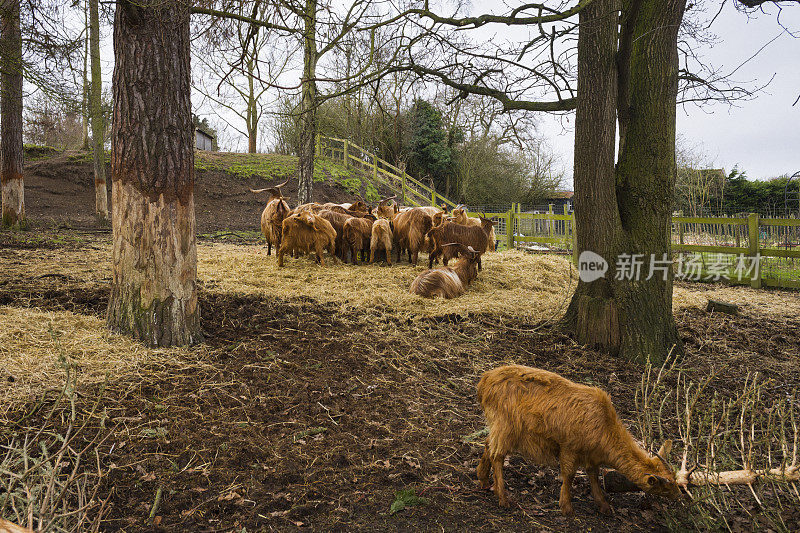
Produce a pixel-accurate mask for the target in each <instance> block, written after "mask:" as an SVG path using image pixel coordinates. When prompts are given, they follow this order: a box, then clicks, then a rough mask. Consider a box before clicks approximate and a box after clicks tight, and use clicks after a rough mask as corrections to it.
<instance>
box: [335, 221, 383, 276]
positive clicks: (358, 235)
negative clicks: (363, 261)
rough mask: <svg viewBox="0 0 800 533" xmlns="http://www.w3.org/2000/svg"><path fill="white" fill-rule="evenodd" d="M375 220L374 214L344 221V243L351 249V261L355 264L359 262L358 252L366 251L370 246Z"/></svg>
mask: <svg viewBox="0 0 800 533" xmlns="http://www.w3.org/2000/svg"><path fill="white" fill-rule="evenodd" d="M373 222H375V217H374V216H373V215H364V216H363V217H352V218H350V219H348V220H347V221H346V222H345V223H344V229H343V230H342V231H343V232H344V245H345V247H346V248H347V249H348V250H350V257H351V259H350V260H351V261H352V263H353V264H354V265H357V264H358V254H360V253H361V252H362V250H363V251H364V252H366V250H368V249H369V248H370V240H371V238H372V223H373Z"/></svg>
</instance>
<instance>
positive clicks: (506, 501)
mask: <svg viewBox="0 0 800 533" xmlns="http://www.w3.org/2000/svg"><path fill="white" fill-rule="evenodd" d="M497 503H498V505H500V507H510V506H511V502H510V501H509V499H508V497H507V496H501V497H500V498H499V499H498V501H497Z"/></svg>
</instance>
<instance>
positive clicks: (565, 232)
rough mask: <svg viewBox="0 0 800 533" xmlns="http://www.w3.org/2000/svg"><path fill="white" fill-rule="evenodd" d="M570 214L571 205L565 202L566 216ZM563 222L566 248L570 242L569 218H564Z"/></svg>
mask: <svg viewBox="0 0 800 533" xmlns="http://www.w3.org/2000/svg"><path fill="white" fill-rule="evenodd" d="M568 215H569V206H568V205H567V204H564V216H568ZM562 224H564V225H563V228H564V247H565V248H566V247H567V243H568V242H569V233H567V220H566V219H564V222H562Z"/></svg>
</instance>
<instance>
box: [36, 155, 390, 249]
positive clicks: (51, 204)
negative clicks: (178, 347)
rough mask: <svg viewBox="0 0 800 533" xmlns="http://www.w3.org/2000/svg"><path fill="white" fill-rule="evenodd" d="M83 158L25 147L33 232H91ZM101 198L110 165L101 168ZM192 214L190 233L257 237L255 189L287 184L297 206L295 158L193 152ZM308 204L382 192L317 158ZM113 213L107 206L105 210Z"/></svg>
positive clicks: (91, 196)
mask: <svg viewBox="0 0 800 533" xmlns="http://www.w3.org/2000/svg"><path fill="white" fill-rule="evenodd" d="M92 165H93V162H92V156H91V154H90V153H88V152H82V151H66V152H57V151H52V150H37V149H34V148H32V147H28V149H26V160H25V166H24V171H23V178H24V180H25V213H26V215H27V217H28V219H29V222H31V223H32V224H33V225H34V226H40V227H50V226H56V227H57V226H71V227H79V228H93V227H96V226H97V223H96V221H95V217H94V202H95V193H94V186H93V183H94V176H93V170H92V169H93V167H92ZM106 169H107V174H108V179H107V184H108V192H109V200H110V198H111V179H110V164H109V163H108V158H107V162H106ZM195 169H196V182H195V198H194V201H195V210H196V217H197V232H198V233H201V234H203V233H212V232H215V231H222V230H232V231H245V230H253V231H259V227H260V226H259V224H260V222H259V221H260V217H261V211H262V210H263V209H264V203H265V202H266V200H267V198H268V196H267V195H266V194H260V195H254V194H253V193H251V192H250V191H249V190H248V189H250V188H252V189H260V188H264V187H268V186H270V185H274V184H277V183H280V182H282V181H284V180H285V179H287V178H290V181H289V183H288V184H287V185H286V186H285V187H284V188H283V189H282V192H283V194H284V196H286V197H288V198H289V203H290V205H292V206H294V205H296V203H297V202H296V201H297V158H296V157H294V156H287V155H279V154H233V153H223V152H202V151H198V152H196V156H195ZM314 181H315V185H314V201H316V202H323V203H324V202H337V203H338V202H349V201H353V200H354V199H357V198H362V199H364V200H366V201H367V202H368V203H375V202H376V201H377V199H379V198H380V197H381V196H389V195H391V194H392V193H391V191H389V189H385V188H383V187H378V188H376V187H374V186H373V185H372V183H371V182H368V181H366V180H363V179H362V178H361V177H360V176H359V175H357V174H356V173H354V172H353V171H352V170H349V169H346V168H344V167H342V166H341V165H338V164H336V163H333V162H331V161H328V160H322V159H320V160H319V161H318V162H317V165H316V168H315V171H314ZM112 208H113V206H112Z"/></svg>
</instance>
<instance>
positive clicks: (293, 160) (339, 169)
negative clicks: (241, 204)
mask: <svg viewBox="0 0 800 533" xmlns="http://www.w3.org/2000/svg"><path fill="white" fill-rule="evenodd" d="M194 167H195V169H196V170H218V171H224V172H228V173H230V174H233V175H234V176H237V177H240V178H245V179H247V178H252V177H253V176H259V177H263V178H265V179H267V180H269V181H277V180H285V179H286V178H289V177H291V176H296V175H297V173H298V170H297V157H295V156H291V155H281V154H232V153H225V152H210V153H209V152H198V153H197V154H196V156H195V159H194ZM351 178H353V172H352V171H351V170H348V169H346V168H344V167H343V166H342V165H339V164H337V163H334V162H333V161H330V160H328V159H322V158H318V159H317V160H316V161H314V181H315V182H318V183H322V182H324V181H326V180H332V181H334V182H336V183H339V184H343V182H344V181H345V180H348V179H351Z"/></svg>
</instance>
